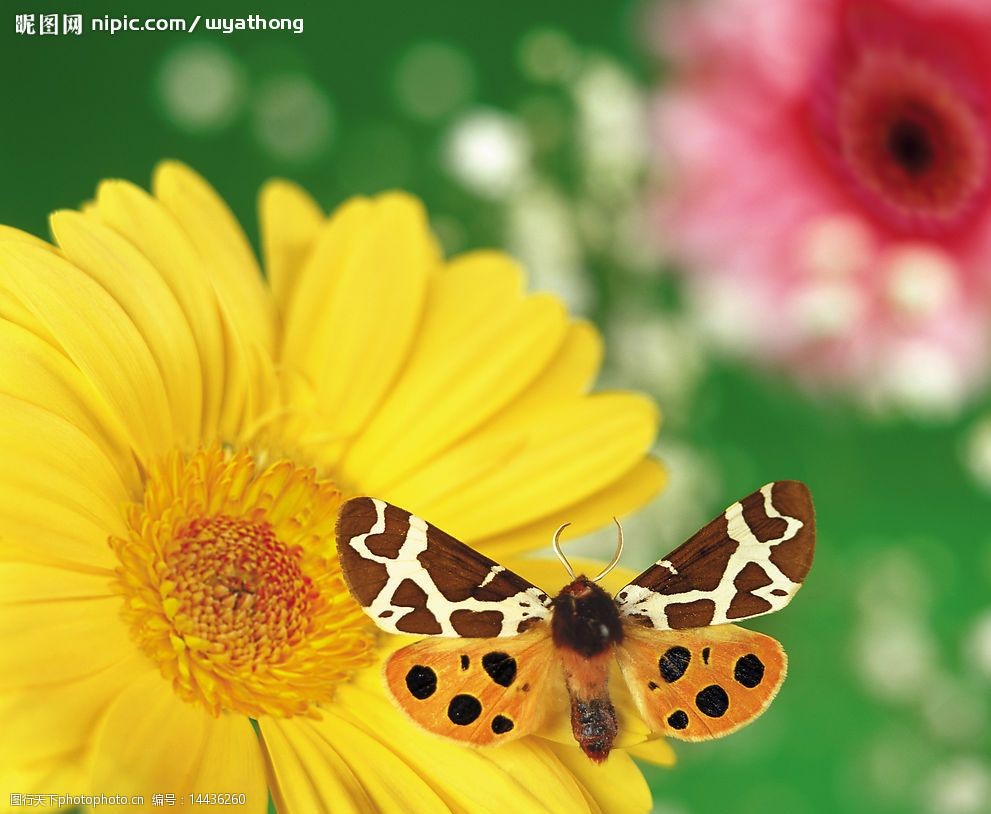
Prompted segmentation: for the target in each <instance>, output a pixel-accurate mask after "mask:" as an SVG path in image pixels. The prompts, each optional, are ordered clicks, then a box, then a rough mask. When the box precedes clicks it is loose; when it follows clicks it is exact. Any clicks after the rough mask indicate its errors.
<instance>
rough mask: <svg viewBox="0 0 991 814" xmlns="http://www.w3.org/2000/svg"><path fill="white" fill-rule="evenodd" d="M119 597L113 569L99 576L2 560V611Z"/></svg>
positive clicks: (83, 606)
mask: <svg viewBox="0 0 991 814" xmlns="http://www.w3.org/2000/svg"><path fill="white" fill-rule="evenodd" d="M114 595H116V590H115V577H114V573H113V571H112V570H111V569H109V568H106V569H102V570H101V571H99V572H97V573H86V572H79V571H71V570H68V569H66V568H58V567H57V566H52V565H44V564H41V563H30V562H4V561H0V608H3V607H5V606H7V605H30V604H37V603H39V602H68V601H78V600H83V604H81V605H80V606H79V609H80V610H81V611H85V606H86V600H92V599H100V598H106V597H110V596H114Z"/></svg>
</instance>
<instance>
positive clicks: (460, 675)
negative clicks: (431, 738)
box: [385, 624, 567, 746]
mask: <svg viewBox="0 0 991 814" xmlns="http://www.w3.org/2000/svg"><path fill="white" fill-rule="evenodd" d="M385 678H386V683H387V684H388V687H389V691H390V692H391V694H392V696H393V698H394V699H395V700H396V703H398V704H399V706H400V708H401V709H402V710H403V711H404V712H405V713H406V714H407V715H408V716H409V717H410V718H412V719H413V721H415V722H416V723H418V724H419V725H420V726H422V727H423V728H425V729H427V730H429V731H430V732H434V733H435V734H437V735H442V736H444V737H447V738H453V739H454V740H457V741H461V742H463V743H471V744H475V745H476V746H485V745H489V744H495V743H505V742H507V741H510V740H514V739H515V738H518V737H521V736H523V735H527V734H531V733H532V732H534V731H535V730H536V729H538V728H539V727H540V725H541V723H542V722H543V720H544V718H545V716H546V715H547V714H549V713H550V712H551V711H552V710H554V711H555V712H557V713H560V714H563V711H561V710H556V708H555V707H554V703H555V700H559V701H563V699H565V698H566V697H567V693H566V691H565V689H564V685H563V678H562V674H561V671H560V667H558V665H557V661H556V659H555V655H554V644H553V641H552V639H551V636H550V630H549V625H547V624H540V625H537V626H536V627H534V628H533V629H531V630H529V631H527V632H526V633H523V634H522V635H519V636H515V637H512V638H508V639H500V640H493V639H488V640H483V639H425V640H424V641H422V642H417V643H416V644H411V645H409V646H408V647H404V648H402V649H401V650H397V651H396V652H395V653H394V654H393V655H392V656H391V657H390V659H389V661H388V662H387V663H386V668H385Z"/></svg>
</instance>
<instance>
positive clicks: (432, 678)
mask: <svg viewBox="0 0 991 814" xmlns="http://www.w3.org/2000/svg"><path fill="white" fill-rule="evenodd" d="M406 689H408V690H409V694H410V695H412V696H413V697H414V698H416V699H419V700H420V701H423V700H424V699H425V698H429V697H430V696H431V695H433V694H434V693H435V692H436V691H437V673H435V672H434V671H433V670H431V669H430V668H429V667H424V666H423V665H422V664H417V665H415V666H413V667H410V669H409V672H408V673H406Z"/></svg>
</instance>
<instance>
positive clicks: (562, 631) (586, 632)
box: [551, 574, 623, 658]
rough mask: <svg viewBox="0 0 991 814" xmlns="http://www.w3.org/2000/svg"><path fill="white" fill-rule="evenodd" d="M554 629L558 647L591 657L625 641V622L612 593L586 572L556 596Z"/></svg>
mask: <svg viewBox="0 0 991 814" xmlns="http://www.w3.org/2000/svg"><path fill="white" fill-rule="evenodd" d="M551 632H552V634H553V636H554V643H555V644H556V645H557V646H558V647H568V648H570V649H572V650H574V651H576V652H578V653H580V654H581V655H583V656H586V657H589V658H591V657H592V656H596V655H598V654H599V653H601V652H603V651H604V650H606V649H607V648H608V647H609V646H610V645H612V644H619V643H620V642H622V641H623V625H622V622H621V621H620V618H619V610H618V609H617V607H616V602H615V601H614V600H613V598H612V595H611V594H610V593H609V592H608V591H606V590H604V589H603V588H600V587H599V586H598V585H596V584H595V581H594V580H591V579H589V578H588V577H586V576H585V575H584V574H582V575H581V576H579V577H577V578H575V580H574V581H573V582H571V583H569V584H568V585H565V586H564V588H562V589H561V592H560V593H559V594H558V595H557V596H556V597H554V602H553V617H552V619H551Z"/></svg>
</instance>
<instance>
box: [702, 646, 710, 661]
mask: <svg viewBox="0 0 991 814" xmlns="http://www.w3.org/2000/svg"><path fill="white" fill-rule="evenodd" d="M711 653H712V648H711V647H703V648H702V663H703V664H708V663H709V655H710V654H711Z"/></svg>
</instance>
